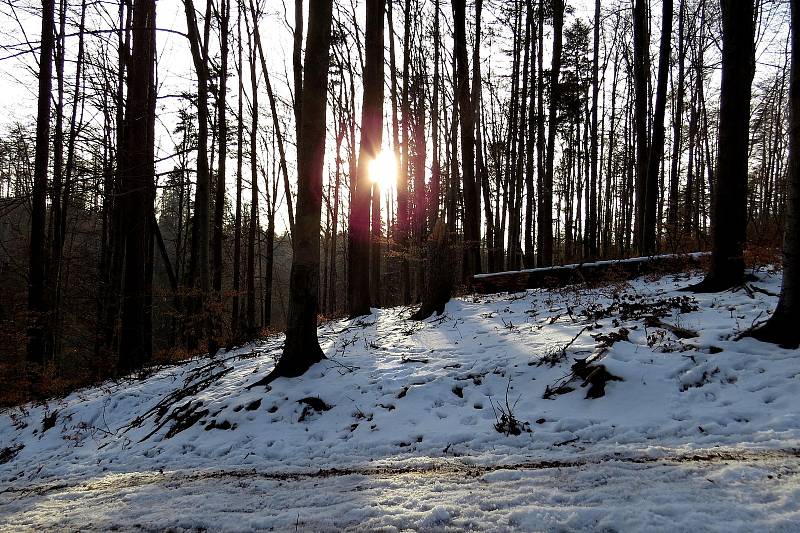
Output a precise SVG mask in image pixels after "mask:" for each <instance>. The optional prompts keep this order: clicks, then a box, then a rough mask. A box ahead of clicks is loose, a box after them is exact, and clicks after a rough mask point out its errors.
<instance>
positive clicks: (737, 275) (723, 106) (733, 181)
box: [693, 0, 755, 292]
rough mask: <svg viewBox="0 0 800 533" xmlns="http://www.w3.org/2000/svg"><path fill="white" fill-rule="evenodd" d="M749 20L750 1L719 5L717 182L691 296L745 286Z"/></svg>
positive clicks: (751, 57) (751, 62)
mask: <svg viewBox="0 0 800 533" xmlns="http://www.w3.org/2000/svg"><path fill="white" fill-rule="evenodd" d="M754 16H755V14H754V5H753V0H722V86H721V90H720V104H719V148H718V150H719V153H718V156H717V178H716V183H715V184H714V192H713V196H712V202H713V207H712V210H711V230H712V233H713V240H712V256H711V270H710V271H709V272H708V274H707V275H706V277H705V279H704V280H703V281H701V282H700V283H699V284H697V285H695V286H694V287H693V290H695V291H697V292H717V291H721V290H725V289H728V288H730V287H733V286H736V285H738V284H740V283H742V282H743V281H744V280H745V275H744V255H743V254H744V242H745V239H746V237H747V156H748V134H749V126H750V124H749V122H750V113H749V109H750V89H751V87H750V86H751V83H752V80H753V75H754V73H755V47H754V41H753V39H754V31H755V29H754V27H755V19H754ZM745 110H747V111H748V112H745Z"/></svg>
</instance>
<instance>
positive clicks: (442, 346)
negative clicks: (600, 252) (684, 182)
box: [0, 271, 800, 531]
mask: <svg viewBox="0 0 800 533" xmlns="http://www.w3.org/2000/svg"><path fill="white" fill-rule="evenodd" d="M756 274H757V276H758V277H759V278H760V280H759V281H758V282H755V283H754V284H753V287H754V288H751V289H750V290H740V291H738V292H726V293H722V294H711V295H689V294H687V293H683V292H678V291H677V288H680V287H684V286H686V285H688V284H689V283H691V282H692V281H696V280H697V278H696V277H694V276H689V275H679V276H667V277H664V278H661V279H640V280H636V281H634V282H630V283H627V284H615V285H608V286H605V287H602V288H599V289H592V290H586V289H583V288H581V289H580V290H575V289H570V288H567V289H562V290H559V291H555V292H550V291H542V290H537V291H529V292H527V293H519V294H516V295H493V296H477V297H474V298H472V297H470V298H466V299H462V300H457V301H453V302H450V303H449V304H448V306H447V309H446V314H445V315H443V316H441V317H438V318H432V319H429V320H427V321H424V322H419V323H416V322H412V321H409V320H407V319H406V317H407V316H408V315H409V314H410V312H409V310H407V309H389V310H382V311H378V312H376V313H374V314H373V315H371V316H368V317H364V318H363V319H361V320H357V321H348V320H344V321H336V322H332V323H329V324H326V325H325V326H323V327H321V328H320V340H321V343H322V347H323V349H324V350H325V353H326V355H327V357H328V358H329V359H328V360H326V361H323V362H322V363H321V364H319V365H317V366H315V367H314V368H312V369H311V371H310V372H309V373H307V374H306V375H305V376H303V377H302V378H299V379H293V380H286V379H281V380H278V381H276V382H274V383H273V384H272V385H271V387H270V388H266V389H265V388H264V387H254V388H252V389H248V388H247V387H248V385H249V384H252V383H254V382H256V381H257V380H258V379H259V378H260V377H262V376H263V375H264V374H265V373H266V372H268V371H269V370H270V368H271V367H272V365H273V363H274V358H275V357H277V355H278V354H279V353H280V348H281V343H282V338H280V337H276V338H271V339H267V340H265V341H263V342H260V343H257V344H255V345H250V346H246V347H243V348H241V349H238V350H236V351H234V352H230V353H228V354H225V355H223V356H220V357H218V358H217V359H215V360H209V359H199V360H196V361H193V362H191V363H187V364H185V365H182V366H178V367H170V368H164V369H161V370H159V371H157V372H156V373H154V374H153V375H150V376H149V377H146V378H145V379H142V380H124V381H120V382H117V383H107V384H106V385H104V386H102V387H98V388H96V389H90V390H84V391H81V392H78V393H75V394H72V395H70V396H69V397H67V398H65V399H62V400H57V401H51V402H49V403H47V404H46V405H35V406H32V405H29V406H26V407H24V408H16V409H12V410H7V411H5V412H3V413H2V414H0V463H2V464H0V486H1V487H3V488H2V489H0V524H2V529H6V528H8V529H12V530H14V529H25V528H28V527H30V528H39V527H45V528H48V527H49V528H60V527H70V528H78V527H85V528H89V529H108V528H111V527H114V526H119V527H126V528H127V527H130V526H131V525H132V524H135V525H137V527H140V528H142V529H159V528H165V527H169V528H175V529H195V528H200V529H211V530H218V529H224V530H232V531H239V530H251V529H270V528H274V529H276V530H283V529H292V530H294V529H295V528H298V529H299V530H308V531H320V530H339V529H346V528H352V529H362V528H365V529H382V528H384V529H386V530H394V529H395V528H396V529H404V528H411V529H418V530H431V531H440V530H448V529H452V530H463V529H490V530H506V529H520V530H535V531H538V530H559V529H562V528H563V529H569V530H575V529H577V530H580V529H586V530H597V529H600V530H602V529H609V530H612V529H613V530H623V531H628V530H641V529H644V528H647V529H650V530H669V531H673V530H675V529H676V528H677V529H689V528H691V529H694V530H704V529H708V530H719V531H731V530H737V529H741V530H754V529H767V530H775V531H781V530H783V531H796V530H798V529H800V459H798V457H800V409H798V407H797V406H798V398H800V354H799V353H798V351H796V350H782V349H779V348H776V347H773V346H771V345H766V344H762V343H759V342H757V341H754V340H752V339H744V340H739V341H736V340H734V337H735V335H736V334H737V333H738V332H740V331H742V330H744V329H747V328H748V327H750V326H751V325H752V324H753V323H754V322H755V321H757V320H761V319H763V318H765V317H766V316H767V314H768V313H769V312H770V311H771V310H772V309H773V308H774V305H775V303H776V300H777V298H776V297H775V296H774V294H775V293H777V292H778V290H779V287H780V276H779V274H776V273H774V272H771V271H762V272H757V273H756ZM585 358H589V359H588V361H586V362H585V363H583V364H578V365H576V366H573V364H574V363H575V362H576V360H582V359H585ZM587 396H588V397H587ZM545 397H546V398H545Z"/></svg>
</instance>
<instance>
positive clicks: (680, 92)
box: [667, 0, 686, 239]
mask: <svg viewBox="0 0 800 533" xmlns="http://www.w3.org/2000/svg"><path fill="white" fill-rule="evenodd" d="M678 1H679V2H680V7H678V81H677V85H678V87H677V96H676V99H675V115H674V117H673V129H672V161H671V168H670V175H669V203H668V209H667V228H668V229H667V233H668V235H669V237H670V239H676V238H677V234H678V194H679V192H678V188H679V182H680V158H681V155H682V151H681V138H682V134H683V98H684V93H685V87H684V86H685V82H684V78H685V73H684V63H685V61H686V45H685V43H684V36H683V27H684V19H685V11H686V0H678Z"/></svg>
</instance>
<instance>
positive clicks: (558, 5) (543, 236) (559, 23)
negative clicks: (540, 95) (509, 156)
mask: <svg viewBox="0 0 800 533" xmlns="http://www.w3.org/2000/svg"><path fill="white" fill-rule="evenodd" d="M563 26H564V1H563V0H553V59H552V66H551V67H550V110H549V114H548V115H549V118H548V122H549V125H548V131H547V162H546V165H547V168H546V169H545V176H544V180H543V182H542V188H541V190H540V191H539V243H538V244H539V246H538V248H537V250H538V253H539V261H538V263H539V266H550V265H552V264H553V158H554V156H555V141H556V126H557V124H556V119H557V111H558V99H559V92H560V91H559V87H558V74H559V71H560V70H561V47H562V34H561V32H562V29H563Z"/></svg>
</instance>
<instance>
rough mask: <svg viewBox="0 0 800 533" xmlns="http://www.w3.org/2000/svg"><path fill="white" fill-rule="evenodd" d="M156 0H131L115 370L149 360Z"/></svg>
mask: <svg viewBox="0 0 800 533" xmlns="http://www.w3.org/2000/svg"><path fill="white" fill-rule="evenodd" d="M155 24H156V3H155V0H135V2H134V5H133V31H132V33H133V49H132V52H131V61H130V71H129V73H128V100H127V103H126V108H125V132H124V134H123V139H125V144H124V146H123V148H122V150H120V163H119V164H120V175H121V189H122V198H123V206H124V224H123V229H122V231H123V232H124V239H125V282H124V291H123V300H122V331H121V334H120V348H119V365H118V366H119V371H120V373H123V374H125V373H128V372H130V371H131V370H134V369H137V368H140V367H141V366H142V365H144V364H145V363H146V362H147V361H149V360H150V356H151V353H152V346H151V342H150V340H151V339H150V333H151V330H152V324H151V322H150V307H149V305H148V304H149V303H150V299H151V294H152V285H151V284H152V273H150V274H148V270H149V269H150V268H152V264H151V263H152V244H153V241H152V229H151V228H150V223H151V221H152V220H153V207H154V206H153V203H154V201H155V182H154V174H155V162H154V155H155V139H154V135H153V128H152V124H153V122H154V120H155V116H154V115H155V99H156V94H155V93H156V88H155V44H156V41H155V39H156V37H155V36H156V31H155V30H156V27H155Z"/></svg>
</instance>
